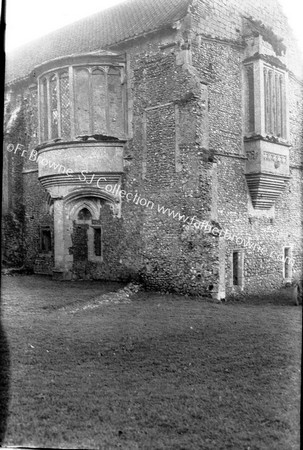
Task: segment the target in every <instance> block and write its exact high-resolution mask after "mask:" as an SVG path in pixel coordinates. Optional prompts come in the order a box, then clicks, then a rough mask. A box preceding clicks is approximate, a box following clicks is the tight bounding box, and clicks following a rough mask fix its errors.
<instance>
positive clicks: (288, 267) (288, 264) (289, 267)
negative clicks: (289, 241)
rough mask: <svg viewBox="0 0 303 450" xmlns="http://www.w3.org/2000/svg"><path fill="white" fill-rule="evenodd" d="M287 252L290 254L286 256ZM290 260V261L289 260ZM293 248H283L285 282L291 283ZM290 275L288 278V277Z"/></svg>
mask: <svg viewBox="0 0 303 450" xmlns="http://www.w3.org/2000/svg"><path fill="white" fill-rule="evenodd" d="M286 250H288V254H287V256H286ZM287 258H288V260H287ZM291 260H292V247H291V246H290V245H285V246H283V254H282V264H283V269H282V270H283V280H285V281H290V280H291V278H292V264H291ZM286 275H288V276H286Z"/></svg>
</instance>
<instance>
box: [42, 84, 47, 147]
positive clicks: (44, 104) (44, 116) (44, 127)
mask: <svg viewBox="0 0 303 450" xmlns="http://www.w3.org/2000/svg"><path fill="white" fill-rule="evenodd" d="M41 116H42V117H41V135H42V136H41V138H42V141H47V140H48V108H47V80H46V78H43V80H42V83H41Z"/></svg>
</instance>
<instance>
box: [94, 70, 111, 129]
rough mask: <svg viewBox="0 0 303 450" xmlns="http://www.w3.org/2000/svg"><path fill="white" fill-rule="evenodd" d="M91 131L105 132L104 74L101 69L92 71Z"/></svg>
mask: <svg viewBox="0 0 303 450" xmlns="http://www.w3.org/2000/svg"><path fill="white" fill-rule="evenodd" d="M92 102H93V128H94V129H93V132H94V134H107V125H106V75H105V73H104V72H103V71H102V70H98V69H97V70H94V71H93V73H92Z"/></svg>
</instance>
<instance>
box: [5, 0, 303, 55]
mask: <svg viewBox="0 0 303 450" xmlns="http://www.w3.org/2000/svg"><path fill="white" fill-rule="evenodd" d="M122 1H123V0H6V50H11V49H14V48H16V47H20V46H21V45H23V44H25V43H27V42H29V41H32V40H33V39H36V38H38V37H40V36H43V35H44V34H47V33H49V32H50V31H53V30H56V29H58V28H61V27H63V26H64V25H67V24H69V23H72V22H75V21H76V20H78V19H81V18H82V17H85V16H89V15H91V14H94V13H96V12H98V11H101V10H102V9H106V8H108V7H110V6H113V5H116V4H117V3H121V2H122ZM150 1H153V0H150ZM263 1H265V2H266V0H263ZM280 3H281V4H282V6H283V8H284V11H285V13H286V15H287V16H288V18H289V23H290V25H291V27H292V28H293V30H294V32H295V35H296V36H297V38H298V40H299V43H300V46H301V48H302V50H303V25H302V19H303V1H302V0H280Z"/></svg>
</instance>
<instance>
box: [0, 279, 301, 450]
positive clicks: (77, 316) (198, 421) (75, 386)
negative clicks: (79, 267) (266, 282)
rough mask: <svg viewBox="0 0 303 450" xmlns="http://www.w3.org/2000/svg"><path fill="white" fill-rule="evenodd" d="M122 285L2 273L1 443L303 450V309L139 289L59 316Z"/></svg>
mask: <svg viewBox="0 0 303 450" xmlns="http://www.w3.org/2000/svg"><path fill="white" fill-rule="evenodd" d="M119 287H120V286H119V284H101V283H89V282H82V283H60V282H53V281H51V280H49V279H47V278H39V277H5V278H4V288H3V289H2V293H3V306H2V309H3V327H4V330H5V333H6V337H7V339H8V342H9V347H10V403H9V417H8V422H7V430H6V437H5V440H4V445H6V446H8V445H23V446H25V445H32V446H34V445H35V446H42V447H63V448H92V449H96V448H101V449H116V448H122V449H130V450H135V449H180V450H181V449H229V448H230V449H281V450H287V449H298V448H299V431H300V430H299V417H300V411H299V406H300V368H301V364H300V357H301V309H300V308H298V307H295V306H292V305H291V304H285V305H281V304H280V305H273V304H264V305H262V304H257V305H253V304H250V305H247V304H243V303H241V304H236V303H234V304H228V303H227V304H221V305H217V304H213V303H207V302H203V301H201V300H198V299H190V298H186V297H181V296H173V295H160V294H156V293H140V294H138V295H137V296H135V297H134V298H133V299H132V301H131V303H128V304H123V303H121V304H115V305H104V306H100V307H99V308H96V309H93V310H85V311H84V310H83V311H81V310H80V311H77V312H76V313H72V308H71V309H68V308H66V309H60V306H64V305H67V304H70V305H73V304H74V303H75V302H76V303H77V305H79V303H80V302H81V301H82V302H83V304H85V303H87V302H89V301H90V299H91V298H93V297H94V296H96V295H99V294H100V293H104V292H107V291H110V290H113V289H116V290H117V289H118V288H119Z"/></svg>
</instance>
